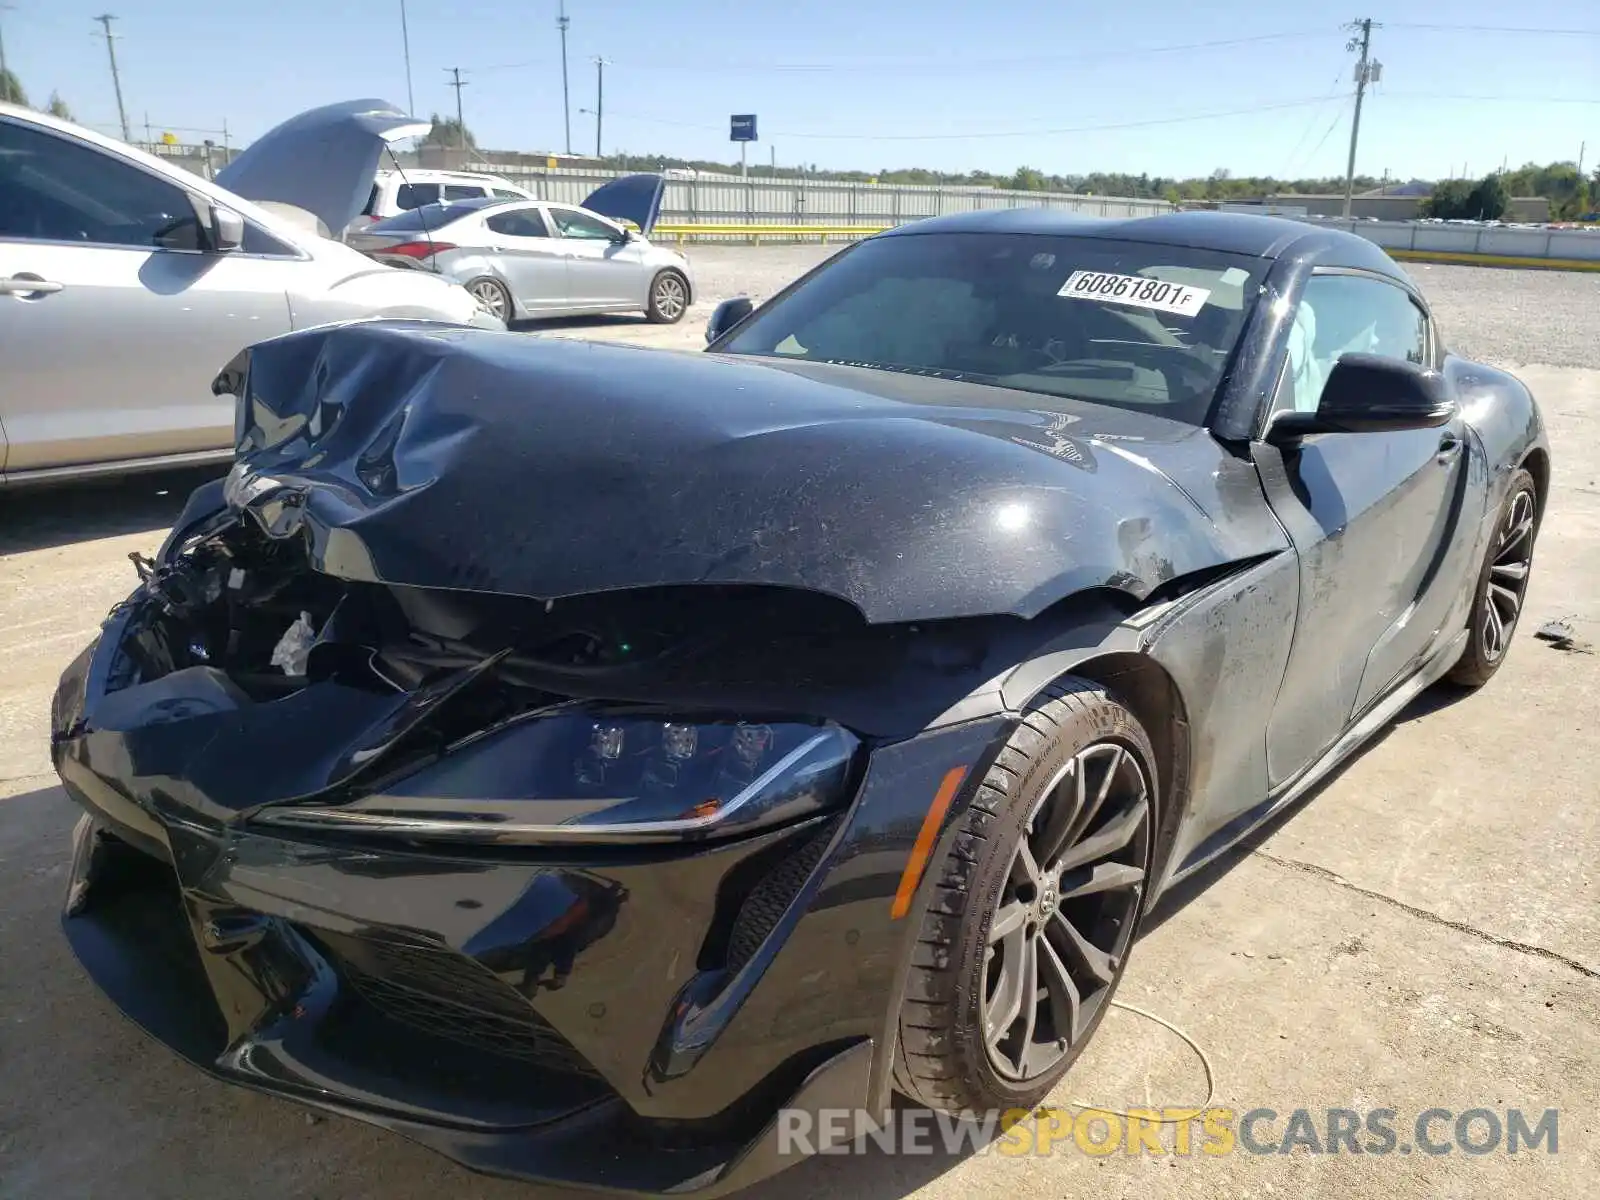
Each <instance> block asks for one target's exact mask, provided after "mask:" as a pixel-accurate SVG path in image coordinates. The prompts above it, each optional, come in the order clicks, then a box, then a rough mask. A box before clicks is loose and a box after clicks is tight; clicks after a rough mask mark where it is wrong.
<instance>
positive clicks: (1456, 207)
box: [1421, 179, 1472, 221]
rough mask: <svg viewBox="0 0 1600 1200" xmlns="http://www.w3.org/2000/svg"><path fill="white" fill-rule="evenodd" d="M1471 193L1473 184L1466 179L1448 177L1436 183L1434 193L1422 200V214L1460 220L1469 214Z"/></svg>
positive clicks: (1448, 219) (1447, 219)
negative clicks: (1468, 207)
mask: <svg viewBox="0 0 1600 1200" xmlns="http://www.w3.org/2000/svg"><path fill="white" fill-rule="evenodd" d="M1471 195H1472V185H1471V184H1469V183H1468V182H1467V181H1466V180H1465V179H1446V180H1444V181H1443V182H1441V183H1438V184H1436V185H1434V189H1433V194H1432V195H1430V196H1429V197H1428V198H1427V199H1426V200H1424V201H1423V202H1422V208H1421V212H1422V215H1423V216H1425V217H1438V218H1439V219H1440V220H1444V221H1459V220H1461V219H1463V218H1464V217H1466V215H1467V205H1468V202H1469V199H1470V197H1471Z"/></svg>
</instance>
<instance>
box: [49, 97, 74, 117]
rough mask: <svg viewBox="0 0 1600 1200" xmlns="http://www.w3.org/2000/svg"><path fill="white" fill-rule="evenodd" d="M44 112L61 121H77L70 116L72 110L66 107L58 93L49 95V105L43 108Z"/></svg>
mask: <svg viewBox="0 0 1600 1200" xmlns="http://www.w3.org/2000/svg"><path fill="white" fill-rule="evenodd" d="M45 112H47V113H49V114H50V115H51V116H52V117H60V118H61V119H62V120H63V121H76V120H77V119H78V118H76V117H74V116H73V115H72V110H71V109H70V108H68V107H67V102H66V101H65V100H63V99H62V98H61V93H60V92H51V93H50V103H49V104H48V105H46V106H45Z"/></svg>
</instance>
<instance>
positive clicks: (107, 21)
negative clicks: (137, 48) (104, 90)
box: [95, 13, 133, 142]
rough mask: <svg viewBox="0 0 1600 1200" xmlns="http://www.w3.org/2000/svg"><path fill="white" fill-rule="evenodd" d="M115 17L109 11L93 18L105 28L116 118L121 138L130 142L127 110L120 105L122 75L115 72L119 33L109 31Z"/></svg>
mask: <svg viewBox="0 0 1600 1200" xmlns="http://www.w3.org/2000/svg"><path fill="white" fill-rule="evenodd" d="M116 19H117V18H116V17H114V16H113V15H112V14H110V13H101V14H100V15H99V16H98V17H96V18H95V20H96V21H99V22H100V24H101V25H102V26H104V28H105V31H106V32H105V39H106V53H107V54H108V55H110V56H111V86H112V87H113V88H114V89H116V93H117V119H118V120H119V121H120V122H121V123H122V140H123V141H125V142H131V141H132V140H133V139H132V138H131V137H129V136H128V110H127V109H126V108H124V107H123V106H122V77H121V76H120V75H118V74H117V46H116V39H117V38H118V37H120V36H121V35H120V34H115V33H112V32H111V22H113V21H115V20H116Z"/></svg>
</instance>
